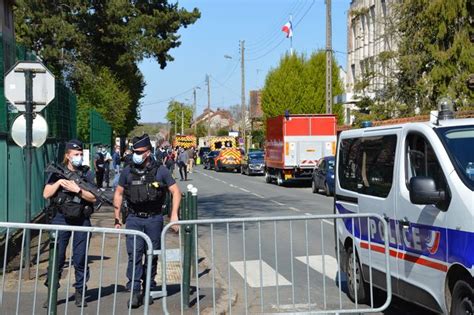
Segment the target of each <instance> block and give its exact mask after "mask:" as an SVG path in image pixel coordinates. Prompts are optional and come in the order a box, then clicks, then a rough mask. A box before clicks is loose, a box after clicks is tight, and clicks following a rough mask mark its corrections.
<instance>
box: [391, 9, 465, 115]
mask: <svg viewBox="0 0 474 315" xmlns="http://www.w3.org/2000/svg"><path fill="white" fill-rule="evenodd" d="M395 10H396V12H397V14H398V16H400V17H401V18H400V19H398V20H399V23H398V30H399V32H400V42H399V45H398V46H399V62H398V67H399V73H398V78H397V79H398V84H397V87H398V89H397V93H396V96H397V97H398V99H399V100H400V101H401V102H403V103H404V104H406V106H407V107H408V108H409V112H410V113H415V110H416V108H418V109H419V110H420V111H421V112H428V111H429V110H431V109H435V108H436V101H437V100H438V99H439V98H440V97H442V96H446V95H447V96H449V97H451V98H452V99H453V100H455V102H456V103H457V105H458V106H466V105H468V104H472V101H473V99H474V92H473V91H472V90H469V89H468V87H467V86H466V80H467V79H468V77H469V75H470V74H471V73H473V72H474V58H473V56H474V45H472V43H471V42H470V38H469V36H470V34H472V32H473V29H472V28H473V27H472V25H471V24H470V23H472V12H473V10H474V7H473V4H472V1H467V0H451V1H445V0H405V1H401V2H400V3H399V4H398V5H396V6H395Z"/></svg>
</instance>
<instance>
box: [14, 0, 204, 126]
mask: <svg viewBox="0 0 474 315" xmlns="http://www.w3.org/2000/svg"><path fill="white" fill-rule="evenodd" d="M15 6H16V9H15V16H16V19H15V23H16V25H15V31H16V37H17V40H18V42H19V43H21V44H23V45H24V46H26V47H27V48H29V49H31V50H32V51H34V52H35V53H36V54H37V55H39V56H40V57H41V59H42V60H43V62H44V63H46V64H47V66H48V67H49V68H50V69H52V70H53V72H54V73H55V74H56V76H57V77H59V78H64V79H65V80H66V81H67V82H68V84H69V85H70V86H71V87H73V89H74V90H75V92H76V93H77V94H78V95H79V97H80V96H81V93H82V85H83V83H84V81H85V80H87V78H86V76H87V75H89V74H90V73H96V72H98V71H100V70H101V69H102V68H103V67H106V68H108V69H109V70H110V71H111V72H112V74H113V75H114V76H116V77H117V79H118V80H119V81H121V82H123V88H124V89H126V90H127V92H128V94H129V97H130V99H131V104H130V105H131V106H130V107H129V110H128V112H127V115H126V118H125V120H124V123H125V128H124V130H123V132H124V133H123V134H127V133H128V131H130V130H132V129H133V127H134V126H135V125H136V124H137V121H138V119H139V104H140V103H139V101H140V98H141V97H142V94H143V89H144V86H145V84H144V81H143V76H142V74H141V72H140V70H139V69H138V63H139V62H140V61H142V60H143V59H144V58H154V59H155V60H156V61H157V62H158V63H159V64H160V66H161V68H165V67H166V65H167V63H168V62H170V61H173V57H172V56H171V55H170V53H169V51H170V50H171V49H173V48H176V47H178V46H179V45H180V44H181V42H180V36H179V35H178V34H177V32H178V31H179V29H180V28H182V27H187V26H188V25H191V24H193V23H194V22H195V21H196V20H197V19H198V18H199V17H200V12H199V11H198V10H197V9H194V10H193V11H187V10H185V9H183V8H180V7H178V3H168V1H166V0H151V1H144V0H137V1H135V0H134V1H132V0H58V1H43V0H17V1H16V2H15Z"/></svg>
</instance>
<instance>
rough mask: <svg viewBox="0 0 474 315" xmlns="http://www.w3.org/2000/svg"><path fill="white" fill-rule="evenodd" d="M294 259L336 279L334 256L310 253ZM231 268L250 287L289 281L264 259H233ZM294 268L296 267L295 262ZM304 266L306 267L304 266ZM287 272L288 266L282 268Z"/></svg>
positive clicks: (282, 283) (281, 284) (267, 285)
mask: <svg viewBox="0 0 474 315" xmlns="http://www.w3.org/2000/svg"><path fill="white" fill-rule="evenodd" d="M294 259H295V261H296V262H298V263H301V264H304V265H307V266H308V267H309V268H310V269H311V270H312V271H313V272H314V271H315V272H318V273H319V274H321V275H323V274H324V275H325V276H326V277H327V278H329V280H331V281H336V279H337V274H338V264H337V260H336V258H334V257H333V256H330V255H311V256H308V257H307V256H298V257H294ZM230 264H231V266H232V268H233V269H234V270H235V271H236V272H237V273H238V274H239V275H240V276H241V277H242V279H246V282H247V285H248V286H249V287H251V288H260V287H271V286H277V285H278V286H288V285H292V283H291V281H290V280H288V279H287V278H285V277H284V276H283V275H282V274H281V273H280V272H281V269H282V267H281V266H280V270H279V271H278V272H277V271H276V270H275V269H274V268H273V267H271V266H270V265H269V264H268V263H267V262H265V261H264V260H261V261H260V260H247V261H246V262H244V261H234V262H231V263H230ZM295 268H297V266H296V264H295ZM305 268H306V267H305ZM260 270H261V272H260ZM284 270H285V271H286V272H288V273H289V274H290V273H291V270H290V269H289V268H285V269H284Z"/></svg>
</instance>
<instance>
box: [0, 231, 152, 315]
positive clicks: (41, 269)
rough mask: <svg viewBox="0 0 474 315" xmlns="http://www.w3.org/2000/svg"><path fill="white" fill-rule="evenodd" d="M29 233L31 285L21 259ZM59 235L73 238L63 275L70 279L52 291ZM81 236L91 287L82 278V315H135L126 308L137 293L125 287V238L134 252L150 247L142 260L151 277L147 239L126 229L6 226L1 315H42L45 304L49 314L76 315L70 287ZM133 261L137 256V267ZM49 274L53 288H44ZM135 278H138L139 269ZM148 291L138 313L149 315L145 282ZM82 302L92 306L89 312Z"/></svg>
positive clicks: (1, 235) (0, 243) (1, 243)
mask: <svg viewBox="0 0 474 315" xmlns="http://www.w3.org/2000/svg"><path fill="white" fill-rule="evenodd" d="M27 230H29V231H30V232H31V235H33V236H34V237H33V241H32V243H31V245H32V248H31V254H32V255H31V257H32V259H31V260H32V261H31V268H30V272H31V273H32V274H30V275H29V277H28V278H29V279H31V280H29V281H24V280H23V277H24V271H23V269H24V267H25V265H26V264H25V261H24V259H22V257H23V253H24V249H25V235H26V234H27V233H24V232H25V231H27ZM60 231H67V232H70V233H71V237H70V240H69V245H68V248H67V249H66V253H65V255H66V260H65V264H64V270H63V278H64V276H66V278H67V279H60V288H57V287H55V286H54V284H55V283H56V281H54V279H57V277H58V275H57V272H56V271H57V268H56V263H57V259H58V257H57V252H58V238H57V235H58V233H59V232H60ZM79 232H83V233H87V241H86V252H87V255H86V258H85V259H86V261H85V265H86V266H87V265H89V269H90V279H89V280H88V281H87V283H86V277H84V283H83V286H84V287H85V286H87V292H86V291H85V290H83V298H82V302H81V307H80V314H83V313H84V312H86V313H91V312H94V313H96V314H100V312H101V311H106V312H107V313H112V314H125V313H128V314H131V308H130V306H127V301H128V299H129V298H130V299H131V297H132V295H133V290H131V291H130V292H125V291H126V289H125V287H124V285H125V283H126V282H127V281H128V279H127V278H126V268H127V261H128V258H127V257H128V255H127V251H126V248H125V242H124V241H125V238H126V237H127V236H128V237H133V243H134V246H136V245H137V243H138V242H140V244H142V245H143V246H146V254H145V258H144V259H146V262H147V264H146V265H147V274H148V275H149V274H150V273H151V267H152V258H153V250H152V249H153V247H152V242H151V240H150V238H149V237H148V236H147V235H146V234H144V233H142V232H139V231H133V230H126V229H111V228H98V227H76V226H64V225H50V224H24V223H4V222H0V248H1V252H2V254H3V259H1V260H2V261H0V264H3V265H0V267H1V269H0V270H1V271H2V274H1V275H0V277H1V278H0V314H39V313H44V311H45V309H44V308H43V302H45V301H47V303H48V307H47V311H48V314H56V313H63V314H68V312H73V313H76V312H78V309H77V308H76V306H75V305H74V304H72V305H70V304H71V303H74V301H71V295H73V294H74V289H73V288H72V283H71V280H72V279H73V278H72V274H73V273H74V268H73V260H72V256H73V251H72V244H73V242H74V237H75V235H76V234H77V233H79ZM48 248H49V250H48ZM18 252H19V253H20V255H19V256H18ZM123 252H125V253H123ZM135 259H136V257H135V255H134V257H133V263H134V266H135ZM48 262H49V263H48ZM53 266H55V267H53ZM48 272H49V277H50V279H52V281H48V282H49V283H50V287H48V288H47V287H46V286H45V285H43V283H44V282H45V279H46V274H47V273H48ZM132 274H133V275H134V274H135V267H134V268H133V270H132ZM133 280H134V279H132V282H133ZM144 285H145V288H144V290H145V292H144V302H143V306H142V307H143V308H142V309H139V311H140V312H141V311H142V310H143V314H148V308H149V304H150V277H148V278H147V279H146V281H145V284H144ZM86 293H87V296H86ZM86 297H88V299H86ZM57 299H60V300H59V301H58V300H57ZM84 300H85V301H87V302H88V304H89V306H88V308H87V309H86V310H85V308H84V302H83V301H84ZM91 302H92V303H91ZM45 303H46V302H45ZM125 310H127V311H125Z"/></svg>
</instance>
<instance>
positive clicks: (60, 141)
mask: <svg viewBox="0 0 474 315" xmlns="http://www.w3.org/2000/svg"><path fill="white" fill-rule="evenodd" d="M17 60H30V61H31V60H36V57H35V56H34V55H33V54H31V53H29V52H27V50H26V49H25V48H24V47H21V46H17V45H15V42H14V41H13V40H12V39H6V38H4V37H3V36H2V34H1V33H0V178H1V179H2V180H0V221H4V222H8V221H10V222H24V221H25V211H24V209H25V176H26V167H25V160H24V154H23V149H22V148H20V147H18V146H17V145H16V144H15V143H14V142H13V141H12V140H11V137H10V126H11V124H12V123H13V121H14V119H15V118H16V117H17V116H18V115H19V114H18V113H16V112H14V111H12V110H10V109H9V108H8V103H7V101H6V100H5V97H4V73H5V72H6V71H8V70H9V69H10V68H11V67H12V66H13V65H14V63H15V61H17ZM42 115H43V116H45V118H46V120H47V122H48V125H49V135H48V139H47V141H46V143H45V144H44V145H43V146H42V147H41V148H37V149H34V154H33V165H32V176H33V178H32V196H31V197H32V205H31V217H32V218H34V217H36V216H37V215H38V214H39V213H40V212H41V211H42V209H43V208H44V205H45V200H44V198H43V196H42V192H43V187H44V183H45V176H46V174H45V173H44V167H45V165H46V164H47V163H49V162H51V161H58V160H60V159H61V157H62V155H63V153H64V141H65V140H66V139H71V138H75V137H76V98H75V96H74V94H73V93H72V92H71V91H70V90H69V89H68V88H67V87H65V86H64V85H63V84H61V83H58V82H57V83H56V97H55V99H54V101H53V102H52V103H51V104H49V105H48V107H47V108H46V109H45V110H44V111H43V112H42Z"/></svg>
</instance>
